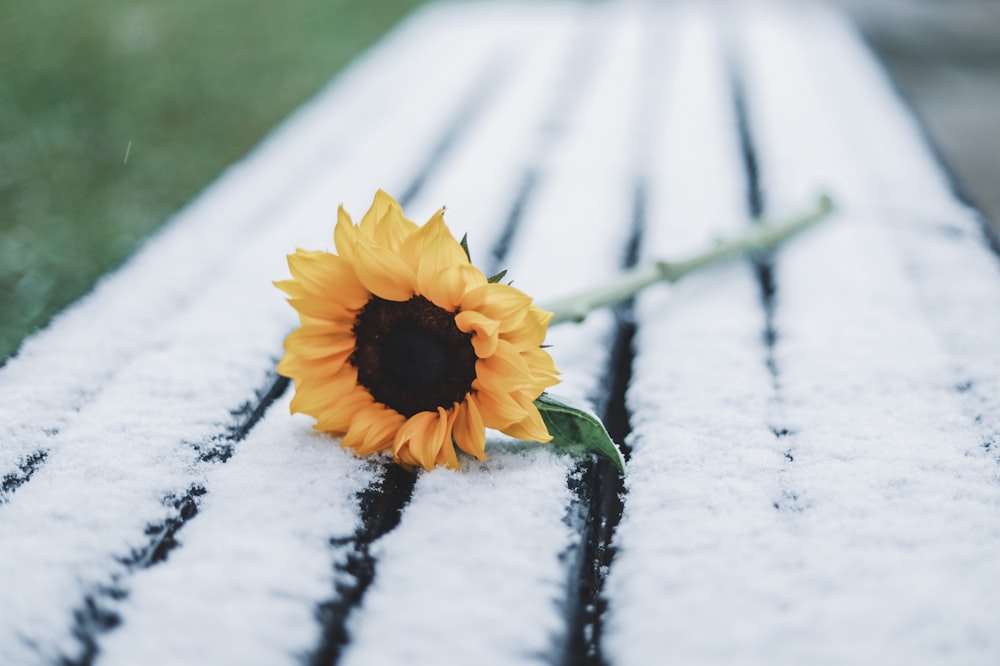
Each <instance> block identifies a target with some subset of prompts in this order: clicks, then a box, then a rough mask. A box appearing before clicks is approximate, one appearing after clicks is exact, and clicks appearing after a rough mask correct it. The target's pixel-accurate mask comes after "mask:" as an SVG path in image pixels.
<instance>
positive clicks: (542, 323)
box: [503, 305, 552, 351]
mask: <svg viewBox="0 0 1000 666" xmlns="http://www.w3.org/2000/svg"><path fill="white" fill-rule="evenodd" d="M550 321H552V313H551V312H548V311H546V310H542V309H541V308H537V307H535V306H534V305H532V306H531V307H530V308H528V311H527V312H526V313H525V315H524V317H523V318H522V319H521V321H519V322H518V323H517V324H516V325H515V326H512V327H510V328H508V329H506V330H505V331H504V333H503V338H504V339H505V340H507V341H508V342H510V343H511V344H513V345H514V346H515V347H517V349H518V350H519V351H525V350H528V349H533V348H538V347H539V346H540V345H541V344H542V343H543V342H545V333H546V331H548V328H549V322H550Z"/></svg>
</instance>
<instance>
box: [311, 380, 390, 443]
mask: <svg viewBox="0 0 1000 666" xmlns="http://www.w3.org/2000/svg"><path fill="white" fill-rule="evenodd" d="M372 402H374V400H373V399H372V397H371V394H369V393H368V391H365V390H363V389H356V390H354V391H352V392H351V393H348V394H347V395H346V396H344V397H342V398H341V399H339V400H336V401H333V402H331V403H330V404H329V405H327V406H326V408H325V409H322V410H321V411H319V412H317V413H316V414H310V416H313V417H315V419H316V425H315V426H313V427H314V428H315V429H316V430H323V431H325V432H330V433H333V434H335V435H340V434H343V433H345V432H347V428H348V427H350V425H351V419H353V418H354V415H355V414H357V413H359V412H360V411H361V410H362V409H364V408H365V407H367V406H368V405H370V404H372Z"/></svg>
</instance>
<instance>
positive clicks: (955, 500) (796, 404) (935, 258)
mask: <svg viewBox="0 0 1000 666" xmlns="http://www.w3.org/2000/svg"><path fill="white" fill-rule="evenodd" d="M744 19H745V23H744V25H743V29H744V30H743V32H744V35H745V39H746V42H745V47H744V49H743V51H742V54H741V55H742V58H743V60H742V62H741V64H742V65H743V68H744V69H745V71H746V73H747V97H748V101H749V105H750V109H749V110H750V116H751V128H752V131H753V133H754V139H755V144H756V148H757V157H758V165H759V168H760V172H761V177H762V184H763V186H764V194H765V203H766V204H767V206H768V209H769V211H775V212H776V213H778V214H781V213H788V212H789V211H792V210H794V209H796V208H802V207H803V206H805V205H807V202H809V201H810V200H811V197H812V196H813V194H814V193H815V192H817V191H819V190H822V189H827V188H829V189H831V190H832V191H833V192H834V194H835V197H836V199H837V201H838V203H839V204H840V205H841V209H842V213H840V214H838V215H837V216H836V217H835V219H833V220H830V221H829V222H828V223H826V224H825V225H824V226H822V227H821V228H819V229H816V230H814V231H812V232H810V233H809V234H808V235H806V236H805V237H803V238H801V239H799V240H797V241H795V242H794V244H793V245H792V246H790V247H788V248H786V249H785V250H783V251H782V252H781V253H779V254H778V256H777V263H776V269H775V284H776V298H775V303H774V307H775V309H774V327H775V331H776V335H777V338H776V342H775V347H774V359H775V367H776V369H777V375H776V385H775V387H774V388H770V387H768V386H767V382H766V376H764V374H763V372H762V371H763V369H764V366H763V363H762V360H763V359H762V358H761V355H762V351H763V350H762V349H761V347H760V346H759V345H753V344H749V343H748V342H749V340H750V339H751V336H754V333H755V332H754V326H753V325H751V324H752V322H753V319H757V324H756V326H757V333H756V334H757V335H759V333H760V332H761V322H760V314H759V313H758V314H756V315H754V314H753V313H746V314H744V315H741V316H739V317H736V316H734V314H733V310H732V309H731V306H730V305H727V304H726V303H725V301H724V300H722V299H725V298H726V292H727V290H735V289H737V286H736V284H735V283H733V282H730V283H728V284H727V286H726V287H725V288H722V289H720V288H719V285H713V289H712V290H711V291H707V290H705V291H703V292H702V293H700V294H699V296H698V303H697V304H695V305H694V306H692V303H690V302H689V301H688V300H687V299H685V295H686V292H687V290H689V289H692V290H693V289H694V288H695V286H696V285H695V284H693V283H692V284H688V285H683V286H682V287H681V288H679V289H677V290H675V291H674V293H672V294H669V295H667V294H650V295H649V298H648V299H644V303H643V305H644V309H643V312H645V313H646V317H644V318H643V319H642V320H641V324H642V326H641V328H640V330H641V337H640V343H639V351H640V354H639V358H638V361H637V364H636V368H637V375H636V380H635V382H634V384H633V386H632V388H631V391H630V395H629V402H630V405H632V406H633V407H634V408H635V409H636V411H637V413H636V415H635V422H636V426H637V427H636V431H635V433H634V445H635V454H634V457H633V460H632V466H631V468H632V474H631V476H630V479H629V489H630V494H629V496H628V500H627V505H626V513H625V517H624V519H623V523H622V525H621V528H620V530H619V533H618V538H617V545H618V546H619V547H620V548H621V550H620V552H619V554H618V557H617V558H616V560H615V562H614V565H613V569H612V573H611V578H610V580H609V586H608V595H609V598H610V604H611V614H610V616H609V625H608V629H607V631H608V633H607V635H606V640H607V646H608V648H609V651H610V654H611V656H612V657H613V658H614V659H615V660H616V661H619V662H620V663H658V662H659V661H660V660H665V661H678V662H680V663H734V664H739V663H771V664H774V663H779V664H800V663H831V664H835V663H870V664H882V663H942V664H943V663H948V664H953V663H969V664H972V663H979V664H986V663H995V662H996V660H997V659H998V658H1000V641H998V640H997V638H996V633H995V631H993V626H992V625H993V623H992V620H991V616H992V612H993V610H994V609H995V608H996V607H997V604H998V603H1000V584H998V583H997V581H998V580H1000V577H998V576H997V562H998V561H1000V559H998V557H1000V528H998V527H997V522H996V519H995V518H996V515H997V509H998V507H1000V484H998V483H997V475H996V454H995V452H992V453H991V452H987V451H984V449H983V448H982V446H981V443H982V435H983V433H982V430H983V426H982V425H978V424H976V423H975V421H974V419H973V418H971V415H970V409H969V406H968V405H967V404H965V401H966V400H967V398H965V397H964V396H965V395H966V394H963V393H960V392H959V391H957V390H956V389H955V387H956V385H957V384H958V383H959V382H960V381H961V380H962V378H963V377H966V378H969V379H971V377H970V374H971V373H976V375H975V376H976V379H980V378H981V377H982V375H984V374H985V375H987V376H988V375H989V374H990V370H991V369H992V368H994V367H995V358H996V355H997V351H996V348H995V342H994V341H995V340H996V339H998V337H1000V325H997V324H998V320H997V315H996V312H995V311H996V308H995V307H992V308H991V305H990V304H991V303H993V304H995V303H996V302H998V301H997V300H996V299H995V297H994V298H993V300H992V301H991V300H990V299H989V298H983V296H987V297H989V296H991V295H993V294H995V293H996V291H995V290H996V289H997V288H998V286H997V285H998V283H997V277H998V276H997V270H996V260H995V257H993V256H991V255H989V254H988V251H987V250H986V248H984V247H983V245H982V240H981V239H980V238H976V237H975V236H974V235H973V234H972V233H970V230H971V229H972V226H971V224H970V223H971V222H972V219H971V216H970V214H969V212H968V211H967V210H965V209H964V208H963V207H962V206H960V205H958V204H956V203H955V202H954V201H953V200H952V199H951V198H950V195H949V194H948V192H947V190H946V188H945V184H944V181H943V179H942V176H941V174H940V172H939V171H937V170H936V169H935V168H934V167H933V163H932V161H931V158H930V156H929V155H928V154H927V151H926V149H925V148H924V147H923V145H922V143H921V141H920V138H919V137H918V136H917V135H916V134H915V133H914V131H913V124H912V120H910V119H909V118H908V117H907V116H906V115H905V114H904V113H903V112H901V110H900V108H899V101H898V100H897V99H895V98H894V97H893V96H892V95H891V94H889V93H887V92H886V82H885V81H884V80H881V79H880V78H879V76H878V73H877V72H876V71H875V70H874V69H873V67H872V65H871V63H870V61H869V60H867V58H868V55H867V54H864V53H863V51H862V49H861V47H860V46H859V44H858V43H857V41H856V37H855V36H854V35H853V34H851V33H849V32H848V31H845V30H844V29H843V27H842V26H841V24H839V23H838V22H836V20H835V19H833V18H831V16H830V15H828V14H826V13H823V12H814V11H813V10H803V11H801V13H799V11H798V10H797V11H789V10H788V9H787V7H783V8H782V9H781V10H775V11H763V12H748V13H747V14H746V15H744ZM691 60H695V58H689V59H687V62H690V61H691ZM692 103H693V104H694V103H695V102H692ZM691 131H692V132H693V131H694V130H693V129H692V130H691ZM699 131H700V132H708V131H710V127H704V128H702V129H700V130H699ZM699 145H703V144H699ZM728 152H730V153H732V152H733V148H732V146H730V147H729V149H728ZM674 159H678V160H681V161H682V160H683V158H682V157H677V156H674ZM727 162H728V163H727ZM734 162H735V158H733V157H730V158H729V159H728V160H727V159H726V157H725V155H724V154H721V153H720V155H719V161H718V162H717V168H718V169H719V170H720V171H738V169H739V167H738V166H737V165H736V164H734ZM671 173H674V172H672V171H671ZM915 211H916V212H917V213H916V214H914V212H915ZM692 217H695V218H696V217H697V216H696V215H695V216H692ZM928 218H930V219H931V220H935V221H936V222H937V223H948V224H950V225H954V226H956V227H959V228H962V229H965V230H966V233H965V234H964V235H962V236H961V238H960V240H952V241H948V240H947V239H945V238H942V237H938V238H934V237H932V236H931V235H930V234H931V233H933V231H934V230H933V229H932V228H930V229H929V228H927V227H928V225H927V220H928ZM901 238H902V239H904V240H905V241H906V242H903V243H900V239H901ZM917 239H922V240H919V241H918V240H917ZM942 245H944V246H945V247H948V248H950V249H947V250H942V249H941V246H942ZM959 248H960V249H959ZM960 252H961V253H962V254H964V255H966V256H968V258H969V261H968V262H967V263H966V264H965V266H964V267H963V268H962V270H961V275H962V277H963V278H967V279H968V282H967V283H966V284H967V285H968V289H966V288H965V286H966V285H965V284H959V283H957V282H955V281H954V278H953V275H955V274H954V273H948V272H945V271H946V270H947V269H951V268H953V267H955V265H956V264H957V263H959V262H960V260H959V259H958V258H957V257H958V254H959V253H960ZM925 262H931V263H930V266H928V265H927V264H926V263H925ZM932 268H933V269H937V270H936V272H935V273H934V274H933V275H931V274H930V270H932ZM734 271H735V269H734ZM921 273H922V277H921V278H919V279H916V280H915V279H914V275H915V274H917V275H920V274H921ZM713 277H715V278H716V279H718V280H722V279H723V275H722V274H721V273H720V274H719V275H718V276H713ZM705 278H706V279H707V278H708V276H705ZM988 285H989V286H988ZM655 299H658V300H655ZM946 301H947V302H950V303H951V304H950V305H947V306H945V304H944V303H945V302H946ZM653 303H656V304H653ZM955 303H958V305H955ZM713 304H714V305H715V307H714V308H713ZM645 306H648V308H649V309H648V310H647V309H645ZM668 307H669V308H670V310H671V311H673V310H674V309H675V308H681V309H680V312H678V313H675V314H670V315H664V314H661V313H660V310H661V309H665V308H668ZM724 308H729V309H724ZM975 308H978V311H980V312H982V313H983V314H982V316H980V317H975V316H974V315H973V313H974V312H976V311H977V310H976V309H975ZM962 316H965V317H967V318H966V319H964V320H961V319H960V318H959V317H962ZM692 319H694V321H692ZM713 319H714V322H715V327H714V330H711V325H712V321H713ZM963 321H964V325H965V326H971V327H972V328H975V329H976V332H975V333H971V334H970V333H959V332H958V331H957V330H955V329H959V330H960V329H961V328H962V326H963ZM699 327H700V328H699ZM699 330H701V331H704V332H702V333H698V332H697V331H699ZM657 331H663V337H660V338H658V339H657V342H659V344H652V340H654V339H656V338H654V336H655V335H656V332H657ZM741 336H742V338H743V339H742V340H741ZM706 337H707V340H706ZM647 341H649V343H647ZM755 346H756V349H755ZM706 347H708V348H706ZM720 353H721V354H722V356H721V359H720V358H719V357H718V356H717V355H718V354H720ZM692 356H693V357H694V359H697V360H693V359H692ZM755 357H756V358H755ZM718 360H722V362H723V363H725V364H727V365H728V366H729V371H728V372H726V373H725V374H720V371H719V368H718V367H716V363H717V361H718ZM960 370H961V371H960ZM984 380H985V378H984ZM986 381H991V380H986ZM678 384H679V385H680V388H677V387H676V386H677V385H678ZM973 385H974V386H975V382H974V383H973ZM991 386H992V384H990V383H986V384H985V385H984V386H983V387H982V393H981V394H980V397H982V398H983V402H984V403H987V402H989V401H990V400H991V399H988V398H986V397H985V396H987V395H989V394H988V389H989V387H991ZM710 387H711V388H710ZM691 391H698V393H697V394H696V395H694V396H692V395H691V394H690V392H691ZM970 391H971V389H970ZM967 393H968V392H967ZM765 398H770V399H769V400H768V401H767V402H766V403H765V401H764V399H765ZM989 406H990V405H988V404H984V405H983V407H987V408H988V407H989ZM983 414H984V418H985V419H995V418H996V414H997V412H996V409H995V408H994V409H993V410H992V411H990V410H989V409H985V410H984V411H983ZM993 422H994V423H995V420H994V421H993ZM768 428H774V429H775V430H777V431H779V432H783V431H786V430H787V434H783V436H777V435H768V434H766V433H764V430H765V429H768Z"/></svg>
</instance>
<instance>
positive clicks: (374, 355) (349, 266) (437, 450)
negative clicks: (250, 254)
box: [276, 190, 558, 469]
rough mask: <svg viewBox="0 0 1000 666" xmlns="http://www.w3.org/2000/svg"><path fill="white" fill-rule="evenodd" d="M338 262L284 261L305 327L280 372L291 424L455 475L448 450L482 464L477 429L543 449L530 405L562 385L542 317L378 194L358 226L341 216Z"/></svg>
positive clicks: (435, 224)
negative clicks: (300, 416)
mask: <svg viewBox="0 0 1000 666" xmlns="http://www.w3.org/2000/svg"><path fill="white" fill-rule="evenodd" d="M334 241H335V243H336V247H337V252H338V254H331V253H328V252H308V251H305V250H299V251H297V252H296V253H295V254H292V255H289V257H288V265H289V268H290V269H291V272H292V279H291V280H285V281H283V282H278V283H276V284H277V286H278V287H279V288H280V289H282V290H283V291H285V292H286V293H287V294H288V295H289V297H290V298H289V303H291V305H292V307H294V308H295V309H296V310H297V311H298V312H299V319H300V321H301V323H302V326H301V327H300V328H299V329H297V330H295V331H294V332H293V333H292V334H291V335H289V336H288V339H287V340H286V341H285V356H284V358H283V359H282V360H281V363H279V365H278V372H279V373H281V374H282V375H284V376H286V377H290V378H291V379H292V380H294V384H295V397H294V398H293V400H292V412H300V413H304V414H308V415H310V416H312V417H314V418H315V419H316V426H315V427H316V428H317V429H319V430H323V431H327V432H330V433H333V434H338V435H342V436H343V438H342V440H341V444H342V445H343V446H345V447H349V448H351V449H353V450H354V451H356V452H357V453H359V454H361V455H368V454H371V453H376V452H379V451H390V450H391V451H392V454H393V458H394V459H395V460H396V461H398V462H400V463H402V464H404V465H411V466H418V465H419V466H421V467H424V468H425V469H432V468H433V467H435V466H436V465H445V466H447V467H451V468H458V458H457V456H456V453H455V445H457V446H458V448H460V449H461V450H463V451H465V452H466V453H468V454H470V455H473V456H476V457H477V458H480V459H484V458H485V457H486V454H485V445H486V435H485V428H494V429H497V430H500V431H502V432H505V433H507V434H509V435H512V436H514V437H517V438H520V439H529V440H535V441H540V442H547V441H549V440H551V436H550V435H549V433H548V431H547V430H546V428H545V424H544V423H543V421H542V418H541V415H540V414H539V412H538V409H537V408H536V407H535V405H534V400H535V399H536V398H538V396H539V395H541V393H542V391H544V390H545V389H546V388H548V387H549V386H552V385H554V384H556V383H557V382H558V380H557V379H556V377H555V376H556V374H557V372H556V369H555V366H554V365H553V363H552V359H551V357H550V356H549V355H548V353H546V352H545V351H544V350H543V349H542V348H541V345H542V343H543V342H544V340H545V332H546V329H547V327H548V322H549V320H550V319H551V314H550V313H547V312H544V311H542V310H540V309H538V308H537V307H535V306H534V305H533V304H532V302H531V299H530V298H529V297H528V296H526V295H525V294H523V293H522V292H520V291H519V290H517V289H515V288H513V287H511V286H509V285H504V284H494V283H491V282H489V281H488V280H487V279H486V276H485V275H484V274H483V273H482V271H480V270H479V269H478V268H476V267H475V266H473V265H472V264H471V263H470V261H469V258H468V256H467V255H466V253H465V250H464V249H463V248H462V246H461V245H460V244H459V243H458V242H457V241H456V240H455V238H454V237H453V236H452V235H451V233H450V232H449V231H448V228H447V227H446V226H445V225H444V219H443V210H442V211H438V212H437V213H436V214H435V215H434V216H433V217H431V219H430V220H429V221H428V222H427V224H425V225H424V226H422V227H418V226H417V225H416V224H414V223H413V222H412V221H410V220H409V219H407V218H406V217H405V216H404V215H403V213H402V210H401V209H400V207H399V204H398V203H396V201H395V200H393V198H392V197H390V196H389V195H388V194H386V193H385V192H382V191H381V190H379V192H378V193H377V194H376V195H375V201H374V203H373V204H372V207H371V209H369V211H368V212H367V213H366V214H365V216H364V218H363V219H362V220H361V224H360V225H357V226H356V225H354V223H353V222H352V221H351V218H350V216H348V214H347V213H346V212H345V211H344V209H343V207H341V208H340V210H339V213H338V220H337V226H336V229H335V232H334Z"/></svg>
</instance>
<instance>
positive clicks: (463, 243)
mask: <svg viewBox="0 0 1000 666" xmlns="http://www.w3.org/2000/svg"><path fill="white" fill-rule="evenodd" d="M458 244H459V245H461V246H462V249H463V250H465V258H466V259H468V260H469V261H472V255H471V254H469V234H463V235H462V240H460V241H459V242H458Z"/></svg>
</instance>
